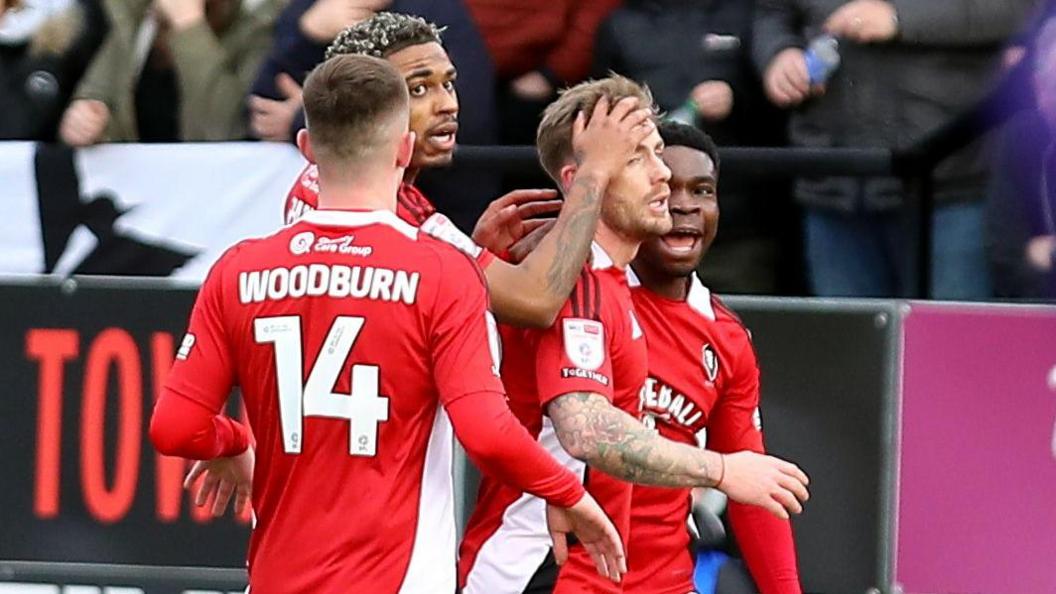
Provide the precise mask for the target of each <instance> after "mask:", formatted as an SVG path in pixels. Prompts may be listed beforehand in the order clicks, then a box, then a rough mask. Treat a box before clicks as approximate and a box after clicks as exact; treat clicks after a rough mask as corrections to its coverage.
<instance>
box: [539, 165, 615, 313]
mask: <svg viewBox="0 0 1056 594" xmlns="http://www.w3.org/2000/svg"><path fill="white" fill-rule="evenodd" d="M600 186H601V184H599V183H598V180H596V179H595V178H593V177H590V176H583V177H577V178H576V179H575V181H573V182H572V188H571V189H570V190H569V191H568V197H567V199H566V203H565V208H566V209H570V210H568V211H567V212H566V213H562V215H561V216H559V217H558V219H557V224H556V225H554V229H553V230H552V231H551V233H554V234H555V237H556V240H557V241H556V248H557V249H556V250H555V253H554V258H553V259H552V260H551V261H550V266H549V268H548V269H547V271H546V286H547V288H548V290H549V291H550V292H551V293H552V294H553V295H555V296H557V297H559V298H561V299H562V300H564V299H566V298H567V297H568V294H569V293H571V292H572V287H574V286H575V284H576V279H577V278H578V277H579V269H580V268H582V266H583V262H585V261H586V259H587V256H588V255H589V254H590V241H591V238H593V237H594V229H595V227H596V226H597V222H598V216H599V213H600V210H601V209H600V208H598V205H599V202H600V201H601V192H602V188H601V187H600Z"/></svg>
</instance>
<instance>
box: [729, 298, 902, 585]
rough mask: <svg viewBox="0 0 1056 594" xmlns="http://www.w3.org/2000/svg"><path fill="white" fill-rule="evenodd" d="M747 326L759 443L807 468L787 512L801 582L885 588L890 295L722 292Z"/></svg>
mask: <svg viewBox="0 0 1056 594" xmlns="http://www.w3.org/2000/svg"><path fill="white" fill-rule="evenodd" d="M727 303H728V304H729V305H730V306H731V307H733V308H734V309H735V310H736V311H737V313H738V314H739V315H740V316H741V317H742V319H743V321H744V323H745V325H746V326H747V327H748V328H749V329H750V330H751V331H752V337H753V343H754V345H755V349H756V352H757V354H758V357H759V369H760V372H761V385H762V406H761V412H762V417H763V431H764V433H765V434H766V445H767V448H768V449H769V450H770V451H771V452H772V453H773V454H775V455H777V456H780V457H785V458H788V459H789V460H792V461H794V462H796V463H797V464H799V465H800V466H801V467H802V468H803V469H804V470H805V471H806V472H807V473H808V474H809V475H810V477H811V484H810V492H811V497H810V501H809V502H807V505H806V506H805V509H804V512H803V514H802V515H801V516H799V517H797V518H796V519H795V520H794V522H793V527H794V530H795V536H796V548H797V552H798V556H799V566H800V575H801V578H802V581H803V587H804V590H805V591H807V592H826V593H852V592H853V593H857V594H861V593H863V592H867V591H869V589H871V588H877V589H879V590H880V591H884V592H890V591H891V589H890V586H891V580H892V575H891V544H890V543H891V542H892V540H891V538H892V534H891V532H890V528H891V526H893V513H894V512H893V508H894V503H893V502H894V467H895V458H894V452H895V451H896V450H895V448H896V443H895V437H894V436H895V430H896V419H897V398H896V394H897V377H898V369H899V367H898V366H899V336H900V323H899V320H900V314H899V305H898V304H897V303H896V302H891V301H862V302H849V301H840V302H837V301H833V300H792V299H760V298H730V299H728V300H727Z"/></svg>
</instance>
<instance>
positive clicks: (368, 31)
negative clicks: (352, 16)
mask: <svg viewBox="0 0 1056 594" xmlns="http://www.w3.org/2000/svg"><path fill="white" fill-rule="evenodd" d="M443 32H444V29H443V28H441V27H437V26H436V25H434V24H432V23H430V22H429V21H427V20H425V19H423V18H422V17H418V16H412V15H409V14H401V13H398V12H379V13H377V14H375V15H374V16H372V17H370V18H369V19H367V20H365V21H362V22H360V23H357V24H355V25H352V26H351V27H348V28H347V29H345V30H344V31H341V32H340V33H338V35H337V37H336V38H334V41H333V43H331V44H330V47H328V48H326V57H327V58H328V59H329V58H332V57H334V56H340V55H345V54H355V55H361V56H374V57H375V58H386V57H388V56H389V55H390V54H392V53H394V52H398V51H400V50H402V49H404V48H408V47H411V46H412V45H423V44H426V43H440V44H441V45H442V42H441V34H442V33H443Z"/></svg>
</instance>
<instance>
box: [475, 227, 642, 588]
mask: <svg viewBox="0 0 1056 594" xmlns="http://www.w3.org/2000/svg"><path fill="white" fill-rule="evenodd" d="M593 251H594V258H593V263H592V265H591V266H590V267H587V268H585V269H584V270H583V273H582V274H581V275H580V278H579V281H578V282H577V283H576V287H575V289H574V290H573V291H572V295H571V297H570V298H569V300H568V301H567V302H566V303H565V305H564V307H563V308H562V309H561V312H560V314H559V315H558V318H557V321H556V322H555V323H554V325H553V326H551V327H550V328H549V329H546V330H528V329H520V328H511V327H506V326H503V327H502V339H503V366H502V376H503V381H504V382H505V384H506V386H507V390H508V395H509V398H510V408H511V409H512V410H513V411H514V414H516V415H517V416H518V418H520V420H521V422H522V423H524V425H525V427H527V428H528V431H529V433H530V434H532V435H535V436H537V437H538V440H539V442H540V443H541V444H542V445H543V447H544V448H545V449H547V450H548V451H549V452H550V453H551V454H552V455H553V456H554V457H555V458H557V460H558V461H559V462H561V463H562V464H563V465H565V466H566V467H567V468H569V469H571V470H572V471H573V472H574V473H576V474H578V475H579V476H582V477H583V484H584V486H585V487H586V489H587V492H589V493H590V494H591V495H593V496H594V498H595V499H596V500H597V501H598V503H599V504H600V505H601V507H602V508H603V509H604V510H605V512H606V513H607V514H608V516H609V518H611V519H612V521H613V523H614V524H615V525H616V528H617V530H619V532H620V535H621V536H622V537H623V539H624V542H625V543H626V542H627V535H628V533H629V532H628V531H629V528H630V503H631V484H630V483H627V482H624V481H622V480H619V479H617V478H614V477H612V476H610V475H607V474H605V473H603V472H601V471H599V470H595V469H590V468H587V467H586V465H585V464H584V463H583V462H581V461H579V460H576V459H574V458H572V457H571V456H569V455H568V453H567V452H565V450H564V449H563V448H562V447H561V445H560V443H559V442H558V440H557V436H556V435H555V433H554V429H553V425H552V424H551V422H550V419H549V418H548V417H547V416H546V415H545V411H546V406H547V405H548V404H549V403H550V402H551V401H552V400H553V399H555V398H557V397H559V396H562V395H564V394H569V393H572V392H593V393H596V394H600V395H602V396H604V397H605V398H607V399H609V400H610V401H611V402H612V403H613V405H614V406H616V407H618V408H620V409H622V410H624V411H626V412H628V413H630V414H632V415H635V416H637V412H638V391H639V388H640V387H641V385H642V382H643V381H644V379H645V377H646V370H647V361H646V348H645V337H644V335H643V333H642V329H641V327H640V326H639V324H638V322H637V320H636V319H635V314H634V311H633V305H632V303H631V295H630V290H629V287H628V285H627V275H626V272H625V270H624V269H620V268H616V267H614V266H613V265H612V262H611V260H610V259H609V257H608V256H607V255H606V254H605V252H604V251H603V250H602V249H601V248H600V247H599V246H598V245H597V244H595V245H594V250H593ZM544 511H545V510H544V506H543V505H542V502H541V501H539V500H538V499H537V498H534V497H531V496H527V495H525V494H523V493H522V492H521V491H519V490H517V489H513V488H511V487H509V486H507V485H505V484H502V483H500V482H498V481H496V480H494V479H492V478H489V477H484V479H483V480H482V482H481V486H480V490H479V493H478V497H477V504H476V507H475V508H474V510H473V515H472V516H471V517H470V519H469V524H468V526H467V528H466V532H465V536H464V538H463V541H462V546H461V547H460V550H459V553H460V558H459V582H460V584H461V585H462V586H463V593H464V594H483V593H489V594H490V593H504V592H521V591H523V590H524V587H525V585H527V584H528V582H529V581H530V580H531V578H532V576H533V575H534V574H535V572H536V571H537V570H538V568H539V566H540V565H541V564H542V563H543V560H544V559H545V558H546V556H547V554H548V553H549V552H550V538H549V535H548V533H547V530H546V519H545V514H544ZM620 591H621V588H620V585H618V584H614V583H613V582H611V581H610V580H608V579H606V578H603V577H601V576H600V575H598V572H597V569H596V568H595V566H594V563H593V562H592V561H591V560H590V557H589V556H588V555H587V553H586V551H585V550H584V549H583V547H582V546H572V547H571V548H570V556H569V560H568V562H567V563H566V564H565V565H564V566H563V567H561V569H560V572H559V574H558V578H557V583H556V586H555V589H554V592H557V593H559V594H564V593H572V592H576V593H578V592H620Z"/></svg>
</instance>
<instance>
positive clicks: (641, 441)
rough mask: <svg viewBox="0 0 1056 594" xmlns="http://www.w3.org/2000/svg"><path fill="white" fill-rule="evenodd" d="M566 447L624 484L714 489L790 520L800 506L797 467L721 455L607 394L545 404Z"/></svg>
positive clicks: (802, 478)
mask: <svg viewBox="0 0 1056 594" xmlns="http://www.w3.org/2000/svg"><path fill="white" fill-rule="evenodd" d="M547 412H548V414H549V416H550V420H551V421H552V422H553V424H554V431H555V432H556V433H557V439H558V441H559V442H561V446H562V447H563V448H565V451H567V452H568V453H569V455H571V456H572V457H574V458H577V459H579V460H583V461H584V462H586V463H587V464H589V465H590V466H592V467H594V468H597V469H598V470H601V471H603V472H605V473H608V474H610V475H612V476H614V477H616V478H619V479H623V480H625V481H629V482H633V483H638V484H645V485H657V486H662V487H715V488H717V489H719V490H721V491H723V492H724V493H726V495H728V496H729V497H730V499H732V500H734V501H736V502H738V503H745V504H751V505H759V506H761V507H764V508H766V509H768V510H769V511H770V512H771V513H773V514H774V515H776V516H778V517H781V518H787V517H788V514H789V512H791V513H799V512H801V511H802V510H803V507H802V505H801V502H803V501H806V500H807V498H808V493H807V487H806V485H807V483H808V482H809V481H808V479H807V475H805V474H804V473H803V471H802V470H800V469H799V467H797V466H796V465H795V464H791V463H789V462H785V461H784V460H781V459H779V458H774V457H772V456H766V455H763V454H758V453H755V452H748V451H745V452H737V453H734V454H724V455H720V454H717V453H715V452H712V451H708V450H703V449H699V448H695V447H691V446H689V445H686V444H681V443H676V442H674V441H671V440H669V439H666V438H664V437H661V436H660V434H659V433H657V432H655V431H652V430H650V429H647V428H646V427H645V426H644V425H642V424H641V423H639V422H638V421H637V420H635V419H634V417H632V416H631V415H629V414H627V413H625V412H623V411H622V410H619V409H618V408H616V407H615V406H613V405H612V403H611V402H609V401H608V400H607V399H606V398H605V397H604V396H602V395H600V394H594V393H591V392H572V393H569V394H564V395H561V396H558V397H557V398H555V399H554V400H553V401H551V402H550V404H549V405H548V407H547Z"/></svg>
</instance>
